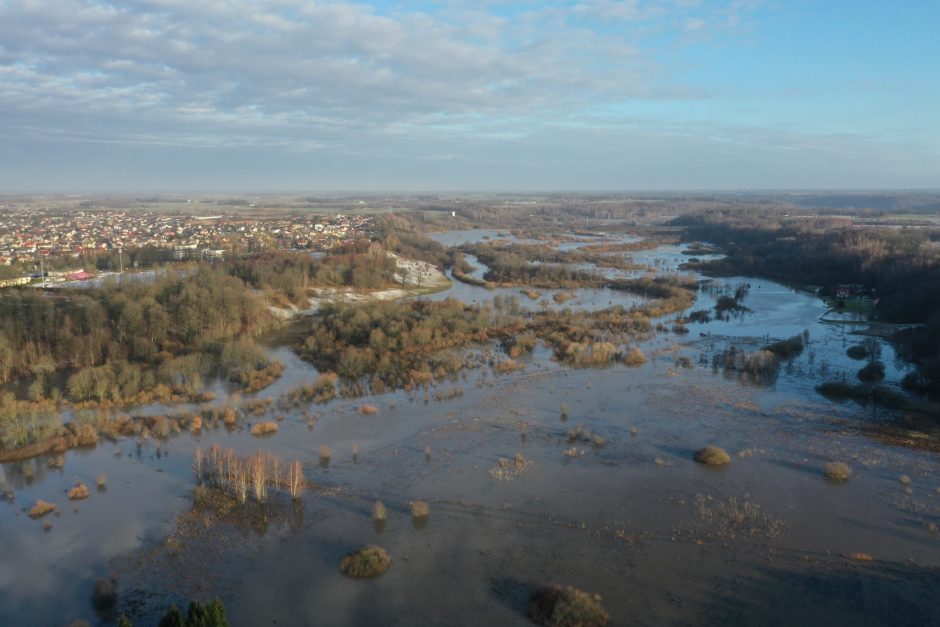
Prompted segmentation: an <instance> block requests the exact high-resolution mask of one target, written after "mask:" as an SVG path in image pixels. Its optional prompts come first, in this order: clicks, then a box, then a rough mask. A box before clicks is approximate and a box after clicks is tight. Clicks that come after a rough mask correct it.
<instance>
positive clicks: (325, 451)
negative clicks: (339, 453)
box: [320, 444, 333, 463]
mask: <svg viewBox="0 0 940 627" xmlns="http://www.w3.org/2000/svg"><path fill="white" fill-rule="evenodd" d="M332 456H333V451H331V450H330V447H329V446H327V445H326V444H321V445H320V461H321V462H324V463H327V462H329V461H330V458H331V457H332Z"/></svg>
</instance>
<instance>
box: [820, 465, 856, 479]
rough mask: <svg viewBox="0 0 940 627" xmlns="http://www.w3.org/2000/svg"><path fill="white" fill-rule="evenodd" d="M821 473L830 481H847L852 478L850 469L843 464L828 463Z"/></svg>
mask: <svg viewBox="0 0 940 627" xmlns="http://www.w3.org/2000/svg"><path fill="white" fill-rule="evenodd" d="M823 472H824V473H825V474H826V477H827V478H828V479H829V480H830V481H835V482H842V481H848V480H849V478H850V477H851V476H852V469H851V468H849V465H848V464H845V463H843V462H829V463H828V464H826V465H825V466H823Z"/></svg>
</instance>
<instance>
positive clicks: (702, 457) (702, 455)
mask: <svg viewBox="0 0 940 627" xmlns="http://www.w3.org/2000/svg"><path fill="white" fill-rule="evenodd" d="M695 461H697V462H698V463H700V464H705V465H706V466H727V465H728V464H730V463H731V456H730V455H728V453H727V452H726V451H725V450H724V449H722V448H718V447H717V446H706V447H705V448H703V449H699V450H698V451H696V452H695Z"/></svg>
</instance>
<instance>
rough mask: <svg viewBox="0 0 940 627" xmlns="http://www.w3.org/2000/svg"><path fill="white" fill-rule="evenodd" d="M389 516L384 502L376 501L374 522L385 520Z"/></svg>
mask: <svg viewBox="0 0 940 627" xmlns="http://www.w3.org/2000/svg"><path fill="white" fill-rule="evenodd" d="M387 516H388V513H387V512H386V511H385V505H383V504H382V501H376V502H375V505H373V506H372V520H385V518H386V517H387Z"/></svg>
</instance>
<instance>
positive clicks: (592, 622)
mask: <svg viewBox="0 0 940 627" xmlns="http://www.w3.org/2000/svg"><path fill="white" fill-rule="evenodd" d="M600 601H601V599H600V596H598V595H593V596H592V595H590V594H588V593H587V592H584V591H582V590H578V589H577V588H572V587H571V586H564V587H562V586H558V585H549V586H545V587H542V588H540V589H539V590H537V591H536V592H535V594H533V595H532V600H531V603H530V605H529V618H531V619H532V620H533V621H534V622H535V623H538V624H539V625H545V626H546V627H602V626H603V625H606V624H607V623H609V622H610V615H609V614H607V612H606V610H604V608H603V606H602V605H601V604H600Z"/></svg>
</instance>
